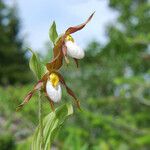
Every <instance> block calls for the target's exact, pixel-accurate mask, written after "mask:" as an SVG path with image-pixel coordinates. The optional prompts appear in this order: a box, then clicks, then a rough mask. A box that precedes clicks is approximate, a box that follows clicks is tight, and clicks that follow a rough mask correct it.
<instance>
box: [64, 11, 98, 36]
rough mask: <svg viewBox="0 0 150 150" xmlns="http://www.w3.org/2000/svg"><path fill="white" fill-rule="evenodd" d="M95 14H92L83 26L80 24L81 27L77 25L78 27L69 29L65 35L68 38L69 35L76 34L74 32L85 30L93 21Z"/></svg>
mask: <svg viewBox="0 0 150 150" xmlns="http://www.w3.org/2000/svg"><path fill="white" fill-rule="evenodd" d="M94 13H95V12H93V13H92V14H91V16H90V17H89V18H88V19H87V20H86V21H85V22H84V23H82V24H80V25H77V26H74V27H70V28H68V29H67V30H66V32H65V35H66V36H67V35H69V34H72V33H74V32H77V31H79V30H81V29H82V28H84V27H85V25H86V24H87V23H88V22H89V21H90V20H91V19H92V17H93V15H94Z"/></svg>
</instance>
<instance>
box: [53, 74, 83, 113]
mask: <svg viewBox="0 0 150 150" xmlns="http://www.w3.org/2000/svg"><path fill="white" fill-rule="evenodd" d="M55 73H56V74H57V75H58V77H59V80H60V82H61V83H62V85H64V87H65V88H66V90H67V93H68V94H69V95H70V96H72V97H73V99H74V100H75V103H76V105H77V107H78V108H79V109H80V110H81V107H80V101H79V100H78V99H77V97H76V95H75V94H74V92H73V91H72V90H71V89H70V88H69V87H68V86H67V84H66V82H65V80H64V78H63V76H62V75H61V74H60V73H58V72H55Z"/></svg>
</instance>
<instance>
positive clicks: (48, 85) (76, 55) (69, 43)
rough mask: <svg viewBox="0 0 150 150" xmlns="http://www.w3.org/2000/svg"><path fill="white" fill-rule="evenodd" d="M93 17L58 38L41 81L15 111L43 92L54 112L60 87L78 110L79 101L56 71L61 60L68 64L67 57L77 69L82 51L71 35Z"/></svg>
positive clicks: (60, 65)
mask: <svg viewBox="0 0 150 150" xmlns="http://www.w3.org/2000/svg"><path fill="white" fill-rule="evenodd" d="M93 15H94V13H93V14H92V15H91V16H90V17H89V18H88V19H87V21H86V22H84V23H83V24H81V25H78V26H74V27H70V28H68V29H67V30H66V31H65V33H64V34H63V35H62V36H60V37H59V38H58V40H57V41H56V44H55V45H54V48H53V53H54V57H53V59H52V61H51V62H49V63H47V64H46V68H47V73H45V74H44V75H43V76H42V78H41V80H39V81H38V82H37V84H36V85H35V86H34V87H33V89H32V90H31V91H30V92H29V93H28V94H27V95H26V96H25V98H24V100H23V102H22V103H21V104H20V105H19V106H18V108H17V110H19V109H21V108H22V107H23V106H24V105H25V104H26V103H28V102H29V100H30V99H31V97H32V96H33V95H34V93H35V92H37V91H43V92H44V93H45V96H46V97H47V99H48V100H49V102H50V106H51V108H52V110H53V111H54V103H58V102H60V101H61V97H62V90H61V85H63V86H64V87H65V88H66V91H67V93H68V94H69V95H70V96H72V97H73V99H74V101H75V103H76V105H77V107H78V108H79V109H80V102H79V100H78V99H77V97H76V96H75V94H74V92H73V91H72V90H71V89H70V88H69V87H68V86H67V84H66V82H65V80H64V78H63V76H62V75H61V74H60V73H59V72H58V70H59V69H60V68H61V67H62V64H63V58H65V60H66V62H67V63H68V58H67V55H68V56H70V57H72V58H73V59H74V60H75V62H76V64H77V67H78V59H82V58H83V57H84V51H83V50H82V49H81V48H80V47H79V46H78V45H77V44H76V43H75V41H74V39H73V37H72V36H71V34H72V33H74V32H77V31H79V30H81V29H82V28H83V27H84V26H85V25H86V24H87V23H88V22H89V21H90V20H91V18H92V17H93Z"/></svg>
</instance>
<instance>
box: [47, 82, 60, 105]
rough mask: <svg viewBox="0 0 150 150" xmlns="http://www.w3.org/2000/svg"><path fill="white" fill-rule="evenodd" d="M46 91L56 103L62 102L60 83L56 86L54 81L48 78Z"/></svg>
mask: <svg viewBox="0 0 150 150" xmlns="http://www.w3.org/2000/svg"><path fill="white" fill-rule="evenodd" d="M46 92H47V95H48V97H49V98H50V99H51V100H52V101H53V102H55V103H57V102H60V100H61V97H62V90H61V86H60V83H58V85H57V86H56V87H54V86H53V85H52V83H51V82H50V81H49V80H48V81H47V83H46Z"/></svg>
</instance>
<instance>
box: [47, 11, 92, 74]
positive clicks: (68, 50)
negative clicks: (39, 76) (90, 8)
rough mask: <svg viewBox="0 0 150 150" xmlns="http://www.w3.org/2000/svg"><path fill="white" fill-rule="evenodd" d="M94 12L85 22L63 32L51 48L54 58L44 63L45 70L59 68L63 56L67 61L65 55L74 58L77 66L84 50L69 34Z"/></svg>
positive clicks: (75, 30)
mask: <svg viewBox="0 0 150 150" xmlns="http://www.w3.org/2000/svg"><path fill="white" fill-rule="evenodd" d="M94 13H95V12H94ZM94 13H92V15H91V16H90V17H89V18H88V19H87V20H86V22H84V23H82V24H80V25H77V26H74V27H69V28H68V29H67V30H66V31H65V33H64V34H63V35H61V36H60V37H59V39H58V40H57V41H56V44H55V45H54V48H53V52H54V58H53V60H52V62H50V63H47V64H46V67H47V70H49V71H50V70H52V69H56V70H58V69H60V68H61V66H62V64H63V57H64V58H65V60H66V63H69V60H68V58H67V55H69V56H71V57H72V58H74V60H75V63H76V64H77V67H78V59H81V58H83V57H84V51H83V50H82V49H81V48H79V47H78V46H77V44H76V43H75V42H74V39H73V38H72V37H71V34H72V33H75V32H77V31H79V30H81V29H82V28H84V27H85V26H86V24H87V23H88V22H89V21H90V20H91V19H92V17H93V15H94Z"/></svg>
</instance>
